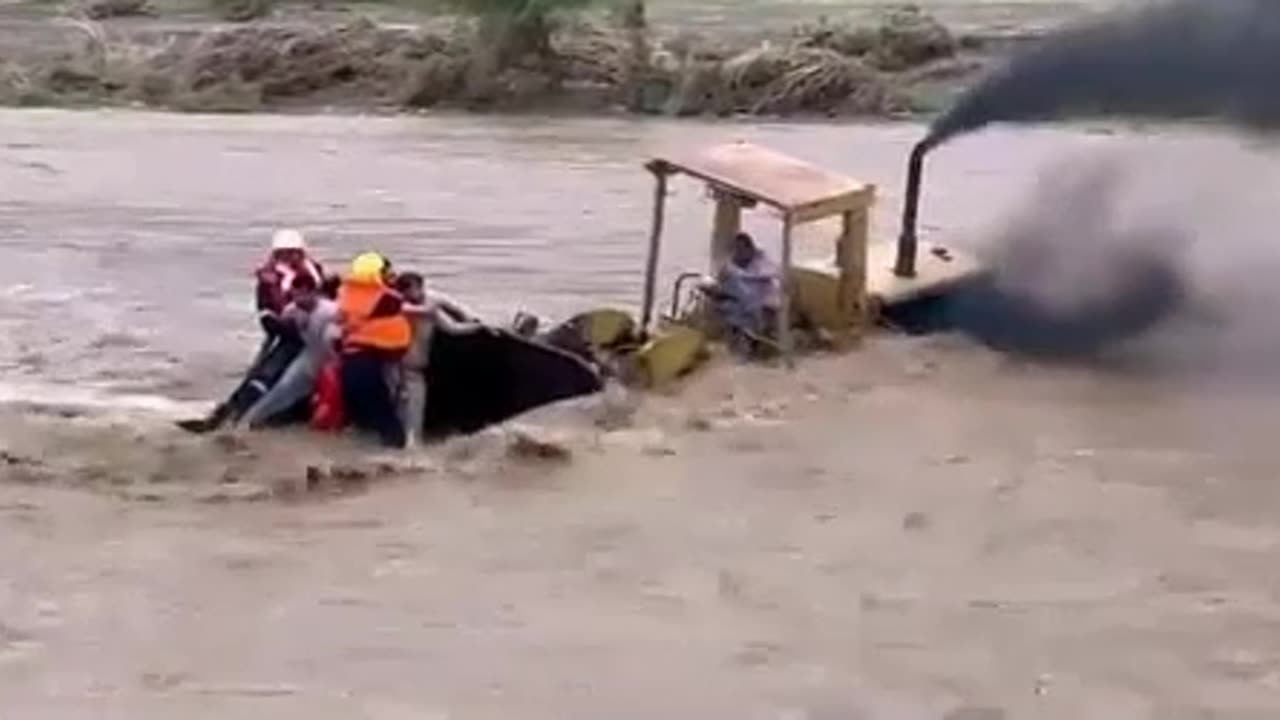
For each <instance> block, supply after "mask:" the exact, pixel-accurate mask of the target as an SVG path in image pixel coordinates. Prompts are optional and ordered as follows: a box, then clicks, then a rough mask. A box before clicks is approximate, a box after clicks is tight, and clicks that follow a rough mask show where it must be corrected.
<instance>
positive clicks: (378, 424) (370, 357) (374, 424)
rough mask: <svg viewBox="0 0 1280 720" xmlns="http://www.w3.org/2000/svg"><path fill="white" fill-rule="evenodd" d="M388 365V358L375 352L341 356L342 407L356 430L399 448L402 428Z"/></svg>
mask: <svg viewBox="0 0 1280 720" xmlns="http://www.w3.org/2000/svg"><path fill="white" fill-rule="evenodd" d="M388 363H389V361H388V359H387V356H386V355H385V354H383V353H380V352H376V351H363V352H348V353H346V354H345V355H343V357H342V367H341V375H342V404H343V406H344V407H345V408H346V413H347V419H348V420H349V421H350V422H351V424H352V425H354V426H355V427H356V428H358V429H360V430H365V431H368V432H372V433H375V434H377V436H378V439H379V440H381V441H382V444H383V445H385V446H387V447H393V448H402V447H404V444H405V432H404V425H403V424H402V423H401V422H400V413H399V411H398V410H399V409H398V408H397V407H396V402H395V400H394V395H393V394H392V388H391V387H390V385H389V384H388V382H387V379H388V374H387V369H388Z"/></svg>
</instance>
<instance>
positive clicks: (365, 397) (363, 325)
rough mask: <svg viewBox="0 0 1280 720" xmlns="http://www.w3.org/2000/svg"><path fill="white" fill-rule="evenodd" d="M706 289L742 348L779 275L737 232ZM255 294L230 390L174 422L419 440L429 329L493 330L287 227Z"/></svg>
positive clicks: (764, 329) (754, 332)
mask: <svg viewBox="0 0 1280 720" xmlns="http://www.w3.org/2000/svg"><path fill="white" fill-rule="evenodd" d="M702 290H703V291H704V293H705V294H706V295H707V297H708V298H710V299H711V300H712V302H713V303H714V305H715V307H716V309H717V311H718V312H719V313H720V315H721V317H722V318H724V320H725V321H726V323H727V325H728V326H729V328H730V330H731V340H733V341H735V345H737V346H738V349H743V350H744V351H745V349H746V346H749V345H751V344H752V343H753V342H755V341H756V340H757V339H759V338H761V337H764V336H767V334H768V333H769V330H770V329H771V328H772V321H773V318H774V317H775V313H776V312H777V310H778V306H779V299H780V293H781V283H780V280H779V278H778V273H777V271H776V268H775V267H774V265H773V264H772V263H771V262H770V261H769V260H768V259H767V258H766V257H765V255H764V253H763V252H762V251H760V250H759V249H758V248H757V247H756V245H755V243H754V241H753V240H752V239H751V237H750V236H749V235H747V234H745V233H739V234H738V235H737V236H736V237H735V238H734V241H733V246H732V252H731V255H730V257H729V258H728V262H727V263H726V264H725V267H724V268H723V269H722V271H721V273H720V274H719V276H718V277H717V278H715V279H713V280H710V281H709V282H708V283H707V284H706V285H705V286H704V287H703V288H702ZM256 294H257V311H258V322H259V324H260V325H261V327H262V331H263V339H262V344H261V347H260V349H259V351H258V354H257V356H256V357H255V358H254V360H253V362H252V363H251V364H250V367H249V370H248V372H247V373H246V375H245V377H244V379H243V380H242V381H241V382H240V384H239V385H238V386H237V387H236V388H235V390H234V391H233V392H232V393H231V394H230V396H228V397H227V399H226V400H224V401H223V402H221V403H219V404H218V405H217V406H216V407H215V408H214V409H213V411H212V412H211V413H210V414H209V415H207V416H206V417H203V418H198V419H193V420H184V421H181V422H179V425H180V426H181V427H183V428H184V429H186V430H188V431H190V432H195V433H206V432H211V431H214V430H218V429H221V428H226V427H248V428H250V429H253V428H259V427H263V426H269V425H273V424H278V423H282V422H289V421H299V420H310V421H311V422H312V424H313V425H314V426H316V427H321V428H322V429H337V428H339V427H342V426H344V425H348V424H350V425H353V426H354V427H356V428H357V429H360V430H364V431H367V432H370V433H372V434H374V435H376V436H377V437H378V439H379V440H381V442H382V443H383V444H384V445H386V446H388V447H395V448H403V447H410V446H414V445H417V444H418V443H419V442H420V441H421V433H422V427H423V423H424V417H425V412H426V403H427V396H428V382H427V379H428V372H429V369H430V359H431V342H432V337H433V336H434V335H435V333H437V332H447V333H453V334H463V333H471V332H498V331H497V330H494V329H492V328H489V327H488V326H486V325H484V324H483V323H481V322H479V321H478V320H477V319H475V318H474V317H472V316H470V315H469V314H468V313H466V312H465V311H463V310H461V309H460V308H458V307H457V306H456V305H452V304H451V303H448V302H447V301H445V300H444V299H443V298H441V297H439V296H436V295H434V294H432V293H430V292H428V290H427V287H426V284H425V281H424V279H423V277H422V276H421V275H419V274H418V273H414V272H398V271H397V270H396V269H395V268H394V267H393V266H392V264H391V261H390V260H388V259H387V258H386V257H384V256H383V255H381V254H379V253H376V252H366V253H363V254H361V255H359V256H357V257H356V258H355V259H354V260H353V261H352V263H351V267H350V270H349V271H348V272H347V273H346V274H345V275H343V276H337V275H331V274H328V273H326V272H325V269H324V268H323V267H322V266H321V265H320V263H319V262H317V261H316V260H315V258H314V257H312V255H311V253H310V251H309V249H308V247H307V243H306V239H305V238H304V237H303V235H302V233H301V232H299V231H298V230H294V229H282V230H278V231H277V232H276V233H275V234H274V236H273V238H272V244H271V252H270V255H269V256H268V258H267V260H266V262H265V263H264V264H263V265H262V266H261V267H259V268H258V270H257V291H256ZM517 334H522V333H519V332H517ZM551 344H552V345H557V346H559V345H562V343H558V342H552V343H551ZM566 349H568V350H569V351H571V352H572V351H573V350H574V348H566ZM575 354H576V353H575Z"/></svg>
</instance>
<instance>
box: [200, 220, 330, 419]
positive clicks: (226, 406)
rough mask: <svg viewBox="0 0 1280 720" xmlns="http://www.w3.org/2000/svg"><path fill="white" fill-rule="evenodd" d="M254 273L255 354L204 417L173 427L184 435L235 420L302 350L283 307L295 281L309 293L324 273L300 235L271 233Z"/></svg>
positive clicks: (294, 326)
mask: <svg viewBox="0 0 1280 720" xmlns="http://www.w3.org/2000/svg"><path fill="white" fill-rule="evenodd" d="M254 274H255V276H256V278H257V287H256V289H255V299H256V304H257V313H258V324H259V325H260V326H261V327H262V332H263V338H262V343H261V346H260V347H259V349H258V353H257V355H256V356H255V357H254V359H253V361H252V362H251V363H250V365H249V369H248V370H247V371H246V372H245V377H244V379H243V380H242V381H241V382H240V384H239V385H238V386H237V387H236V388H235V390H233V391H232V393H231V395H230V396H228V397H227V399H226V400H224V401H223V402H221V403H219V404H218V405H217V406H216V407H215V408H214V409H213V411H212V412H211V413H210V414H209V415H207V416H205V417H203V418H198V419H194V420H182V421H179V422H178V426H179V427H181V428H183V429H184V430H187V431H189V432H195V433H205V432H212V431H214V430H217V429H218V428H220V427H222V426H223V425H225V424H227V423H235V422H237V421H239V420H240V418H241V417H242V416H243V415H244V414H245V413H246V412H248V411H249V408H251V407H253V406H254V404H256V403H257V402H258V401H259V400H261V399H262V397H263V396H264V395H266V394H267V392H268V391H270V390H271V388H272V387H274V386H275V384H276V382H277V381H278V380H279V379H280V377H281V376H282V375H283V374H284V372H285V370H286V369H287V368H288V367H289V365H290V364H291V363H292V362H293V361H294V359H295V358H296V357H297V356H298V353H300V352H301V351H302V349H303V340H302V335H301V333H300V330H299V327H298V325H297V323H291V322H288V321H287V320H286V319H285V318H284V312H285V308H287V307H289V306H290V304H291V303H292V302H293V300H294V294H295V293H294V288H295V284H296V283H297V281H298V279H299V278H301V277H307V278H308V281H307V285H308V287H311V288H320V287H323V286H324V285H325V282H326V280H325V276H324V268H323V267H321V265H320V263H318V262H316V261H315V260H314V259H312V257H311V254H310V251H309V250H308V248H307V243H306V239H305V238H304V237H303V235H302V233H301V232H300V231H298V230H295V229H293V228H283V229H280V230H277V231H276V232H275V233H274V234H273V235H272V238H271V251H270V254H269V255H268V257H267V260H266V262H264V263H263V264H262V265H261V266H259V267H258V269H257V271H256V272H255V273H254Z"/></svg>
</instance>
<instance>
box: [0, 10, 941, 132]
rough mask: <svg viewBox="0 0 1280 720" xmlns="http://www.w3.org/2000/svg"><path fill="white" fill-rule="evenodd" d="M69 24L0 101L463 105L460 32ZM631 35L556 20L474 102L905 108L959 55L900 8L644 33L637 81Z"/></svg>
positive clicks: (464, 40) (465, 67)
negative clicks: (923, 79)
mask: <svg viewBox="0 0 1280 720" xmlns="http://www.w3.org/2000/svg"><path fill="white" fill-rule="evenodd" d="M74 22H75V28H76V30H75V32H74V37H73V39H72V41H71V42H70V43H69V49H68V50H67V52H65V53H64V54H62V55H61V56H60V57H58V58H56V59H55V60H52V61H48V60H45V61H42V62H30V63H23V62H22V61H21V60H8V61H6V62H3V63H0V103H3V104H8V105H102V104H137V105H144V106H148V107H158V108H167V109H175V110H189V111H253V110H258V109H265V108H271V109H279V108H289V107H317V106H338V107H358V108H361V109H383V110H395V109H405V108H423V107H435V106H441V105H443V106H458V107H472V106H474V105H475V104H476V103H475V101H476V97H475V96H474V95H473V94H472V93H471V92H470V90H469V87H468V82H467V80H468V72H469V71H470V70H471V69H472V63H473V62H474V61H475V57H476V53H475V52H474V48H475V45H476V40H475V37H474V35H473V31H472V30H471V28H470V27H469V26H468V25H466V24H463V23H460V24H458V25H457V26H456V28H455V30H454V31H452V32H448V31H445V32H440V31H429V30H426V29H420V28H418V29H415V28H405V27H401V26H395V27H392V26H385V25H379V24H376V23H374V22H372V21H370V20H367V19H358V20H355V21H353V22H348V23H346V24H343V25H336V26H320V25H314V24H272V23H248V24H238V25H232V26H224V27H210V28H207V29H203V30H199V31H196V32H188V33H174V34H171V35H170V36H169V37H167V38H164V39H162V40H145V41H143V40H140V39H139V38H138V37H135V36H130V35H129V34H127V33H123V32H117V31H115V30H109V29H107V28H108V27H109V26H108V25H105V24H101V23H97V22H94V21H90V20H79V21H74ZM632 40H633V38H629V37H628V36H627V35H626V33H625V32H624V31H620V30H616V29H612V28H608V27H601V26H598V25H589V24H586V23H578V24H576V25H572V26H564V27H562V28H560V30H559V32H557V34H556V37H555V42H554V45H555V48H554V49H555V53H554V56H553V57H551V58H526V59H525V60H523V61H519V62H517V63H515V64H514V65H513V66H511V67H509V68H508V69H506V70H504V71H502V72H501V73H499V74H498V75H496V76H495V77H492V78H489V82H487V83H486V85H487V86H488V93H487V97H486V100H487V103H486V105H485V107H486V109H497V110H530V109H563V108H571V109H576V110H583V111H604V110H609V109H613V108H619V107H625V106H630V107H631V109H633V110H639V111H642V112H647V113H655V114H671V115H682V116H688V115H732V114H748V115H773V116H791V115H815V114H817V115H846V116H884V115H887V114H895V113H901V112H903V111H906V110H909V109H910V103H909V101H908V100H907V99H906V98H905V96H904V94H903V93H902V92H900V88H899V87H898V86H899V84H900V83H899V80H900V78H901V77H902V76H903V73H908V72H914V71H918V69H919V68H921V67H927V66H930V65H931V64H936V63H938V62H943V61H945V60H946V59H947V58H951V57H953V56H954V55H955V54H956V52H957V50H958V44H957V43H956V41H955V40H954V38H952V36H951V35H950V34H949V33H948V32H947V31H946V29H945V28H943V27H942V26H941V25H938V24H937V23H936V22H935V21H933V20H932V18H930V17H929V16H927V15H925V14H923V13H920V12H919V11H914V10H900V11H897V12H896V13H891V14H889V15H888V16H886V18H885V20H884V22H882V24H881V25H880V26H878V27H872V28H860V27H847V26H842V25H839V24H834V23H828V22H821V23H818V24H816V25H813V26H809V27H803V28H798V29H796V30H795V31H794V32H793V33H791V34H790V35H789V36H786V37H783V38H780V39H775V40H772V41H768V42H762V43H759V44H756V45H753V46H750V47H736V48H727V47H722V46H720V45H719V44H717V43H716V42H715V41H714V40H709V39H705V38H697V37H676V38H653V39H650V40H649V42H648V50H647V51H646V53H645V54H646V55H647V65H646V66H645V67H642V68H640V69H639V72H637V71H636V68H635V67H634V65H635V61H634V57H635V55H634V45H633V44H632V42H631V41H632ZM637 84H638V86H637ZM637 97H638V98H639V104H638V106H637V105H636V102H635V100H634V98H637Z"/></svg>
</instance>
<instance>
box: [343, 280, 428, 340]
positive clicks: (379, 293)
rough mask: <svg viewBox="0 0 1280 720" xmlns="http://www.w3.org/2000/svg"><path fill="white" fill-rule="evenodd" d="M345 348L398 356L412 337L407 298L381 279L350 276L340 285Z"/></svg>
mask: <svg viewBox="0 0 1280 720" xmlns="http://www.w3.org/2000/svg"><path fill="white" fill-rule="evenodd" d="M338 307H339V308H340V309H341V310H342V315H343V332H344V340H343V344H344V347H346V348H356V349H363V350H375V351H382V352H384V353H386V354H388V355H393V356H395V357H396V359H399V357H400V356H402V355H403V354H404V353H405V352H406V351H407V350H408V349H409V344H410V342H411V341H412V335H413V331H412V328H411V326H410V324H409V320H408V319H407V318H406V317H405V315H404V312H403V310H404V300H403V299H402V298H401V297H400V295H399V293H397V292H395V291H394V290H392V289H390V288H388V287H386V286H385V285H383V284H382V283H381V282H376V283H370V282H356V281H353V280H347V281H345V282H343V283H342V287H341V288H339V289H338Z"/></svg>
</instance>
